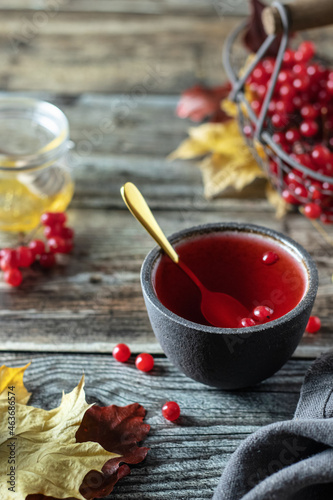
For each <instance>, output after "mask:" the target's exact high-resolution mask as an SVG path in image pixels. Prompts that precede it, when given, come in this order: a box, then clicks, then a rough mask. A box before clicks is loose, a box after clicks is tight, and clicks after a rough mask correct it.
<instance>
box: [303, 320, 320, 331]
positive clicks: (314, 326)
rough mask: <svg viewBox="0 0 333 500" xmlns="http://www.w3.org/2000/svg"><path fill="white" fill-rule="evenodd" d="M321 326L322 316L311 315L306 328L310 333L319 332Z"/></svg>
mask: <svg viewBox="0 0 333 500" xmlns="http://www.w3.org/2000/svg"><path fill="white" fill-rule="evenodd" d="M320 327H321V321H320V318H318V316H310V318H309V321H308V324H307V325H306V328H305V330H306V331H307V332H308V333H317V332H318V331H319V330H320Z"/></svg>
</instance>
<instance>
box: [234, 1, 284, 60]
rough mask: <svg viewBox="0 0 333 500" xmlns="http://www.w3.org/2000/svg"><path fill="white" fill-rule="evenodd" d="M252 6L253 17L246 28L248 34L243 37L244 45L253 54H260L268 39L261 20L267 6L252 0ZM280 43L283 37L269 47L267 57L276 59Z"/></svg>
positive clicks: (277, 38)
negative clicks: (260, 49) (259, 51)
mask: <svg viewBox="0 0 333 500" xmlns="http://www.w3.org/2000/svg"><path fill="white" fill-rule="evenodd" d="M250 5H251V16H250V19H249V22H248V25H247V28H246V32H245V34H244V36H243V43H244V45H245V46H246V47H247V48H248V49H249V50H250V51H251V52H258V50H259V48H260V47H261V45H262V44H263V42H264V41H265V39H266V37H267V35H266V32H265V29H264V26H263V23H262V20H261V15H262V12H263V10H264V9H265V7H267V5H265V4H263V3H262V2H261V1H260V0H250ZM280 43H281V37H280V36H278V37H276V39H275V40H274V41H273V43H272V44H271V46H270V47H269V49H268V51H267V52H266V56H268V57H276V56H277V53H278V51H279V47H280Z"/></svg>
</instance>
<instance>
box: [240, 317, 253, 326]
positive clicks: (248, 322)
mask: <svg viewBox="0 0 333 500" xmlns="http://www.w3.org/2000/svg"><path fill="white" fill-rule="evenodd" d="M255 324H256V322H255V321H254V320H253V319H252V318H243V319H241V321H240V326H241V327H244V328H247V327H249V326H254V325H255Z"/></svg>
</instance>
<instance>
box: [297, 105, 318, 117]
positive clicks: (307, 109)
mask: <svg viewBox="0 0 333 500" xmlns="http://www.w3.org/2000/svg"><path fill="white" fill-rule="evenodd" d="M319 114H320V111H319V109H318V107H316V106H314V105H312V104H304V106H302V107H301V115H302V117H303V118H304V119H305V120H314V119H315V118H317V117H318V116H319Z"/></svg>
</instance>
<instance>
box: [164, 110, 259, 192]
mask: <svg viewBox="0 0 333 500" xmlns="http://www.w3.org/2000/svg"><path fill="white" fill-rule="evenodd" d="M189 136H190V137H189V139H187V140H185V141H184V142H183V143H182V144H181V145H180V146H179V148H178V149H176V151H174V152H173V153H172V155H171V158H172V159H175V158H183V159H190V158H196V157H198V156H203V155H209V156H206V158H205V159H204V160H203V161H202V162H201V163H200V164H199V167H200V169H201V171H202V175H203V181H204V192H205V196H206V197H207V198H212V197H213V196H216V195H218V194H220V193H221V192H222V191H224V190H225V189H226V188H227V187H233V188H235V189H237V190H241V189H243V188H244V187H245V186H246V185H247V184H250V183H251V182H252V181H253V180H254V179H256V178H257V177H265V174H264V172H263V171H262V170H261V168H260V167H259V165H258V164H257V163H256V161H255V160H254V158H253V156H252V154H251V151H250V149H249V148H248V147H247V145H246V144H245V141H244V139H243V137H242V135H241V134H240V132H239V128H238V123H237V121H236V120H233V119H232V120H229V121H228V122H226V123H223V124H221V123H220V124H213V123H206V124H204V125H201V126H199V127H196V128H191V129H190V130H189Z"/></svg>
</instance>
